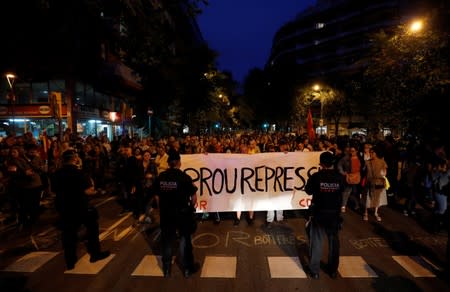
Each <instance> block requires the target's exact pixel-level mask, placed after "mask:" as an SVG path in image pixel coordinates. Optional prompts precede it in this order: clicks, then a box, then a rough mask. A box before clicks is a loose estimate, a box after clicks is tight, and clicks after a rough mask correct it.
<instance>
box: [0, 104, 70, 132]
mask: <svg viewBox="0 0 450 292" xmlns="http://www.w3.org/2000/svg"><path fill="white" fill-rule="evenodd" d="M0 123H1V127H0V135H2V136H6V135H8V134H9V133H12V132H14V133H16V135H17V136H20V135H23V134H24V133H27V132H31V133H33V136H34V137H35V138H38V137H39V135H40V133H42V131H43V130H44V129H45V130H46V131H47V135H49V136H53V135H57V134H58V133H60V132H61V131H64V129H65V127H66V123H67V106H66V105H65V104H63V105H62V106H61V120H58V119H55V118H54V114H53V110H52V107H51V105H50V103H41V104H15V105H11V104H9V105H0Z"/></svg>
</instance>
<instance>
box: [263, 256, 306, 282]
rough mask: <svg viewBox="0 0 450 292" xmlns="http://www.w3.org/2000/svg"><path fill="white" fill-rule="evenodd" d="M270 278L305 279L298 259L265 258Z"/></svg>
mask: <svg viewBox="0 0 450 292" xmlns="http://www.w3.org/2000/svg"><path fill="white" fill-rule="evenodd" d="M267 261H268V264H269V270H270V277H271V278H307V276H306V273H305V271H304V270H303V266H302V264H301V263H300V260H299V258H298V257H267Z"/></svg>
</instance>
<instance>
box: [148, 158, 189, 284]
mask: <svg viewBox="0 0 450 292" xmlns="http://www.w3.org/2000/svg"><path fill="white" fill-rule="evenodd" d="M168 154H169V157H168V159H167V161H168V163H169V168H168V169H167V170H166V171H163V172H162V173H161V174H159V175H158V178H157V179H156V182H155V194H156V195H157V196H158V197H159V208H160V226H161V243H162V262H163V272H164V277H169V276H170V269H171V261H172V244H173V242H174V240H175V239H176V234H177V230H178V234H179V236H180V246H179V249H180V256H181V258H182V265H183V268H184V276H185V277H186V278H188V277H189V276H190V275H192V274H193V273H195V272H196V271H197V269H198V267H197V266H196V265H194V255H193V253H192V241H191V235H192V233H193V232H194V231H195V226H196V222H195V220H196V219H195V207H194V206H195V203H196V201H197V196H196V192H197V187H196V186H195V185H194V184H193V182H192V179H191V177H190V176H189V175H187V174H185V173H184V172H183V171H181V170H180V166H181V161H180V154H179V153H178V152H177V151H176V150H174V149H171V150H170V151H169V153H168Z"/></svg>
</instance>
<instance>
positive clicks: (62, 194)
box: [51, 150, 110, 270]
mask: <svg viewBox="0 0 450 292" xmlns="http://www.w3.org/2000/svg"><path fill="white" fill-rule="evenodd" d="M62 159H63V165H62V167H61V168H60V169H58V170H57V171H56V172H55V174H54V176H53V178H52V184H51V186H52V190H53V191H54V192H55V193H56V209H57V211H58V213H59V215H60V220H61V224H62V226H61V227H62V245H63V248H64V258H65V261H66V267H67V269H68V270H71V269H73V268H74V267H75V263H76V262H77V241H78V231H79V228H80V227H81V225H84V226H85V227H86V232H87V250H88V253H89V254H90V256H91V257H90V262H91V263H93V262H96V261H99V260H102V259H104V258H107V257H108V256H109V255H110V253H109V251H101V249H100V242H99V238H98V236H99V228H98V213H97V210H96V209H95V208H92V207H89V199H88V196H89V195H93V194H95V193H96V192H95V189H94V186H93V184H92V180H91V179H90V178H89V177H88V176H87V175H85V173H84V172H83V171H82V170H81V164H80V162H81V159H80V158H79V157H78V154H77V153H76V151H75V150H66V151H65V152H64V153H63V155H62Z"/></svg>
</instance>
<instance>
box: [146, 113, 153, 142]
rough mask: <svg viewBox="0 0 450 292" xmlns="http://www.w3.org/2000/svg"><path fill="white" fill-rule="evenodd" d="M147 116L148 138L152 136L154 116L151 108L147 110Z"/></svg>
mask: <svg viewBox="0 0 450 292" xmlns="http://www.w3.org/2000/svg"><path fill="white" fill-rule="evenodd" d="M147 115H148V136H149V137H151V136H152V116H153V109H152V108H151V107H148V108H147Z"/></svg>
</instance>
